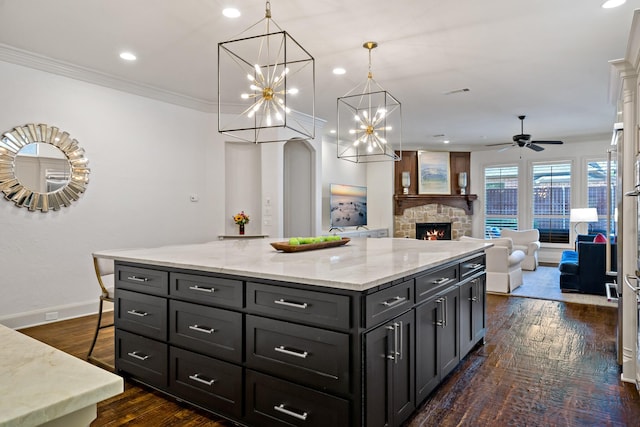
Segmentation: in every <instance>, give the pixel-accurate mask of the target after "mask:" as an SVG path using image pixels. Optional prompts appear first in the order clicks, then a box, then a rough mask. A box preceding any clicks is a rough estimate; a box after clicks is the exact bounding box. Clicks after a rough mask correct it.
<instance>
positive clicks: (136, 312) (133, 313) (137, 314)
mask: <svg viewBox="0 0 640 427" xmlns="http://www.w3.org/2000/svg"><path fill="white" fill-rule="evenodd" d="M127 313H129V314H131V315H133V316H138V317H145V316H148V315H149V313H147V312H146V311H138V310H129V311H127Z"/></svg>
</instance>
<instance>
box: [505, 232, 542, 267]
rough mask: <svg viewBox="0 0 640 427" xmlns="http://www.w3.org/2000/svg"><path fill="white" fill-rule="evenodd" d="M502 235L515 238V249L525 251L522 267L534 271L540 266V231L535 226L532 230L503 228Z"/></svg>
mask: <svg viewBox="0 0 640 427" xmlns="http://www.w3.org/2000/svg"><path fill="white" fill-rule="evenodd" d="M500 235H501V237H509V238H510V239H511V240H513V249H517V250H521V251H522V252H524V255H525V256H524V260H523V261H522V269H523V270H527V271H534V270H535V269H536V268H538V251H539V250H540V232H539V231H538V230H537V229H535V228H533V229H531V230H511V229H509V228H503V229H502V230H501V232H500Z"/></svg>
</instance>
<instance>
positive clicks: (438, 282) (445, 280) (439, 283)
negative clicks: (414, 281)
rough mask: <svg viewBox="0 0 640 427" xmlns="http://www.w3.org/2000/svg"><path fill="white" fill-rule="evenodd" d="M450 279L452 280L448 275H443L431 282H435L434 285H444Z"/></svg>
mask: <svg viewBox="0 0 640 427" xmlns="http://www.w3.org/2000/svg"><path fill="white" fill-rule="evenodd" d="M449 280H451V279H450V278H448V277H442V278H440V279H437V280H434V281H433V282H431V283H432V284H434V285H442V284H443V283H446V282H448V281H449Z"/></svg>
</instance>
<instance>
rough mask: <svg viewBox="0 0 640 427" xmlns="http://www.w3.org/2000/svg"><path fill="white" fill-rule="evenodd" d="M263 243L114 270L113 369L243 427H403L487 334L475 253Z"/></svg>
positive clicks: (222, 245)
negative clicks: (285, 248)
mask: <svg viewBox="0 0 640 427" xmlns="http://www.w3.org/2000/svg"><path fill="white" fill-rule="evenodd" d="M274 241H277V239H265V240H223V241H216V242H210V243H204V244H196V245H179V246H166V247H160V248H151V249H130V250H127V249H124V250H108V251H100V252H97V253H95V254H94V255H96V256H101V257H107V258H111V259H114V260H115V261H116V303H115V323H116V369H117V371H118V372H119V373H122V374H125V375H128V376H130V377H132V378H134V379H136V380H139V381H141V382H143V383H145V384H147V385H149V386H151V387H154V388H156V389H159V390H161V391H164V392H166V393H168V394H170V395H173V396H176V397H178V398H180V399H182V400H185V401H188V402H190V403H192V404H194V405H197V406H200V407H203V408H205V409H207V410H209V411H211V412H214V413H216V414H219V415H222V416H224V417H226V418H229V419H231V420H233V421H235V422H238V423H241V424H245V425H255V426H258V425H260V426H263V425H283V424H286V423H288V425H323V426H324V425H334V426H374V425H400V424H401V423H402V422H403V421H404V420H406V419H407V418H408V417H409V416H410V415H411V414H412V413H413V412H414V411H415V409H416V408H417V407H418V406H419V404H420V403H421V402H422V401H423V400H424V399H425V398H426V397H427V396H428V394H429V393H430V392H431V391H432V390H433V389H434V388H435V387H437V385H438V384H439V383H440V381H441V380H442V379H443V378H444V377H445V376H446V375H447V374H448V373H449V372H450V371H451V370H452V369H453V368H455V367H456V366H457V365H458V363H459V361H460V359H461V358H462V357H464V355H466V354H467V353H468V352H469V351H470V350H471V349H472V348H473V347H474V346H475V345H476V344H478V343H480V342H482V341H483V339H484V333H485V298H484V297H485V281H484V277H485V273H484V249H485V248H486V247H489V246H490V245H488V244H485V243H477V242H453V241H422V240H412V239H393V238H381V239H364V238H356V239H352V240H351V241H350V242H348V244H346V245H343V246H339V247H334V248H328V249H319V250H314V251H302V252H294V253H284V252H279V251H276V250H275V249H273V248H272V247H271V245H270V243H271V242H274Z"/></svg>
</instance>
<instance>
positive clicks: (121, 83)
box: [0, 43, 217, 113]
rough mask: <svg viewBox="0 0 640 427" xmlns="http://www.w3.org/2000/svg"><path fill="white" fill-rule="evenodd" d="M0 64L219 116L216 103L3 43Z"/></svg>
mask: <svg viewBox="0 0 640 427" xmlns="http://www.w3.org/2000/svg"><path fill="white" fill-rule="evenodd" d="M0 61H4V62H8V63H11V64H16V65H22V66H24V67H29V68H33V69H36V70H40V71H45V72H48V73H52V74H57V75H60V76H64V77H68V78H71V79H75V80H81V81H84V82H87V83H92V84H96V85H99V86H104V87H108V88H110V89H116V90H119V91H122V92H127V93H131V94H134V95H139V96H143V97H146V98H151V99H155V100H157V101H162V102H166V103H169V104H174V105H179V106H182V107H186V108H190V109H193V110H198V111H203V112H206V113H215V112H217V104H216V103H214V102H210V101H207V100H204V99H199V98H194V97H190V96H186V95H182V94H179V93H176V92H171V91H168V90H165V89H161V88H158V87H155V86H151V85H145V84H142V83H136V82H133V81H130V80H126V79H123V78H120V77H116V76H113V75H110V74H107V73H102V72H100V71H96V70H93V69H91V68H86V67H81V66H79V65H74V64H71V63H68V62H64V61H60V60H57V59H53V58H49V57H47V56H44V55H40V54H37V53H33V52H29V51H26V50H22V49H18V48H16V47H13V46H9V45H6V44H2V43H0Z"/></svg>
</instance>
